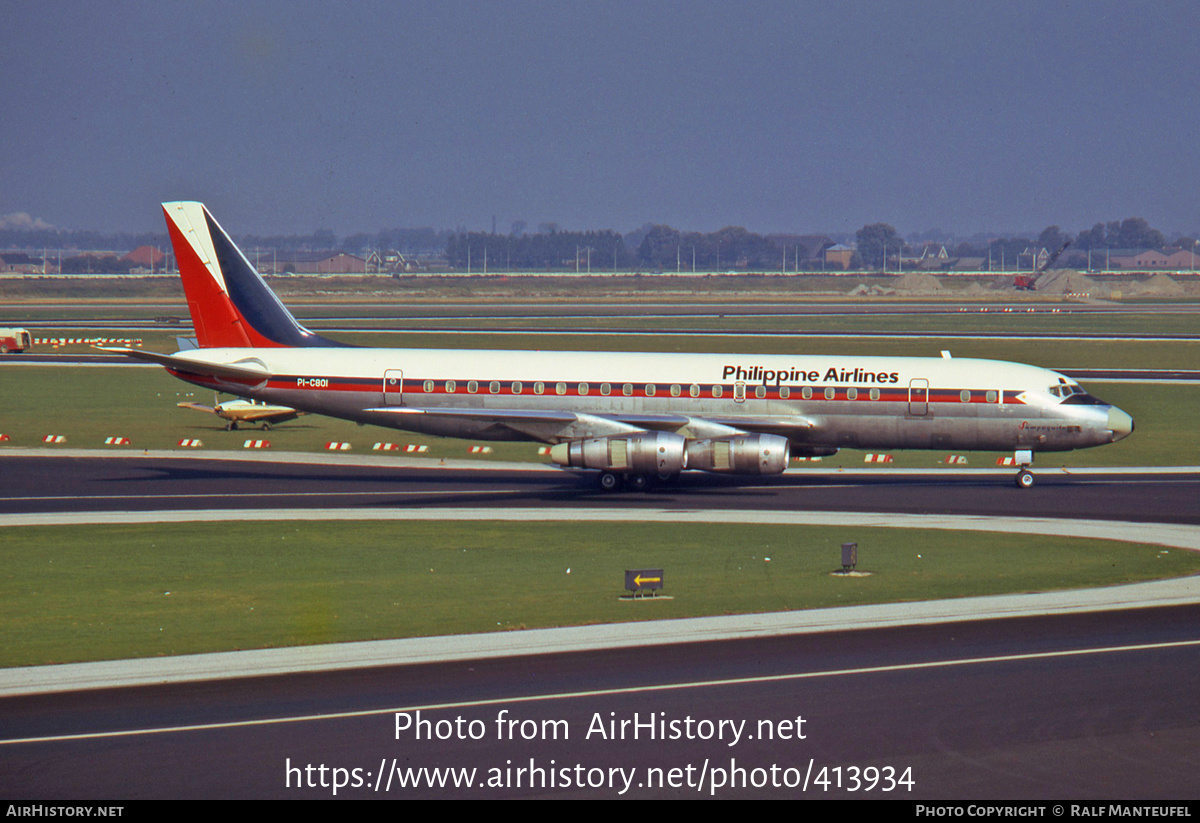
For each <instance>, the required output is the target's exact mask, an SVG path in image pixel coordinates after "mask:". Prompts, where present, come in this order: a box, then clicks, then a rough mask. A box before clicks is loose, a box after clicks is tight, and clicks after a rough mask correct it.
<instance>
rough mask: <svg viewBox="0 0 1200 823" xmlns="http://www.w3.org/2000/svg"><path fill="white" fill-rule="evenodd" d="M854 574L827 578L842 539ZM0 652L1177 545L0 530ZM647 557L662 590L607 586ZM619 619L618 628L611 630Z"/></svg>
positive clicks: (857, 584) (961, 582) (492, 527)
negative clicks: (850, 549) (850, 546)
mask: <svg viewBox="0 0 1200 823" xmlns="http://www.w3.org/2000/svg"><path fill="white" fill-rule="evenodd" d="M847 540H854V541H857V542H858V545H859V549H858V557H859V565H858V568H859V570H861V571H869V572H870V573H871V574H870V576H866V577H856V578H845V577H840V576H838V577H835V576H831V575H830V572H831V571H832V570H834V569H836V568H839V565H840V550H839V547H840V545H841V543H842V542H843V541H847ZM0 560H2V563H3V572H0V666H23V665H37V664H44V663H63V662H70V661H79V660H98V659H114V658H128V657H152V656H159V655H175V654H190V653H196V652H208V651H222V650H232V649H250V648H266V647H275V646H292V645H305V644H313V643H331V642H343V641H354V640H371V639H382V638H397V637H417V636H426V635H441V634H455V633H462V632H488V631H502V630H512V629H522V628H537V627H549V626H562V625H579V624H587V623H610V622H621V621H639V620H650V619H663V618H679V617H695V616H702V615H714V614H741V613H750V612H765V611H779V610H787V609H809V608H820V607H826V606H841V605H854V604H862V603H878V602H895V601H904V600H926V599H937V598H944V597H963V596H971V595H983V594H998V593H1005V592H1027V591H1046V590H1053V589H1060V588H1077V587H1090V586H1100V585H1108V584H1116V583H1125V582H1134V581H1139V580H1149V579H1156V578H1162V577H1170V576H1178V575H1184V574H1192V573H1196V572H1198V571H1200V556H1196V555H1195V554H1194V553H1191V552H1186V551H1182V550H1174V549H1172V550H1166V549H1163V548H1161V547H1156V546H1144V545H1133V544H1124V543H1116V542H1112V541H1103V540H1101V541H1097V540H1083V539H1066V538H1042V537H1029V536H1023V535H1011V536H1010V535H1000V534H984V535H981V534H979V533H970V534H967V533H957V532H945V531H937V530H928V531H927V530H909V529H890V530H889V529H867V528H840V527H838V528H835V527H806V528H804V529H796V528H794V527H783V526H779V527H776V526H749V527H748V526H744V525H738V526H732V525H731V526H722V525H712V524H703V525H700V524H698V525H686V524H685V525H679V524H670V525H654V524H646V523H629V524H620V523H613V524H595V523H590V524H579V525H575V524H563V523H555V524H541V523H528V524H525V523H488V522H482V523H459V522H405V523H404V524H402V525H401V524H396V523H380V522H369V523H334V524H325V523H317V522H295V523H285V524H278V523H276V524H267V523H263V524H259V523H240V524H223V523H215V524H205V523H196V524H170V525H144V526H92V527H81V526H69V527H68V526H23V527H9V528H4V529H0ZM627 568H663V569H664V570H665V574H664V578H665V583H666V587H665V589H664V591H663V594H666V595H670V596H671V597H672V598H673V599H672V600H661V601H659V602H651V603H630V602H625V601H622V600H620V599H619V597H620V595H622V594H623V593H624V591H623V581H624V570H625V569H627ZM631 630H632V629H631Z"/></svg>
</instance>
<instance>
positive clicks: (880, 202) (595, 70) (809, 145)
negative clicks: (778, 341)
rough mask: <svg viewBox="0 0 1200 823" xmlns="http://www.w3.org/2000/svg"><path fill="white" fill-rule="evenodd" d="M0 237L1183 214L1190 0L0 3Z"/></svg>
mask: <svg viewBox="0 0 1200 823" xmlns="http://www.w3.org/2000/svg"><path fill="white" fill-rule="evenodd" d="M0 20H3V21H4V23H3V25H2V26H0V111H3V116H2V117H0V147H3V161H2V162H0V224H2V221H5V220H7V222H8V223H10V224H11V223H12V222H13V221H14V220H18V219H23V218H17V217H14V215H28V219H29V220H33V221H42V222H44V223H47V224H51V225H54V226H58V227H62V228H68V229H93V230H98V231H158V230H161V229H162V217H161V213H160V210H159V209H158V203H160V202H162V201H165V200H176V199H190V200H202V201H204V202H205V203H207V204H208V206H209V208H210V210H211V211H212V212H213V214H214V215H215V216H216V217H217V219H218V220H219V221H220V222H221V223H222V224H223V225H224V226H225V228H226V229H228V230H229V231H231V232H233V233H235V234H291V233H300V234H306V233H309V232H311V231H313V230H316V229H330V230H333V231H334V232H336V233H338V234H339V235H345V234H350V233H354V232H359V231H364V232H374V231H378V230H381V229H385V228H395V227H421V226H432V227H434V228H438V229H455V228H466V229H470V230H475V231H479V230H483V231H487V230H490V229H491V228H492V225H493V220H495V225H496V227H497V229H498V230H500V231H501V232H507V231H508V230H509V228H510V227H511V225H512V223H513V222H514V221H517V220H523V221H525V222H526V223H527V224H528V225H529V227H530V229H533V228H536V226H537V225H538V224H539V223H543V222H551V221H553V222H556V223H558V224H559V225H561V226H562V227H563V228H566V229H615V230H617V231H621V232H628V231H631V230H633V229H635V228H637V227H639V226H641V225H643V224H645V223H666V224H669V225H672V226H675V227H676V228H680V229H685V230H696V231H713V230H716V229H718V228H721V227H723V226H728V225H740V226H744V227H746V228H748V229H750V230H751V231H756V232H761V233H768V232H797V233H813V232H830V233H839V232H851V233H852V232H854V231H855V230H857V229H859V228H861V227H862V226H863V225H864V224H866V223H873V222H886V223H890V224H891V225H893V226H895V227H896V228H897V229H898V230H899V231H900V232H901V233H902V234H909V233H914V232H923V231H928V230H931V229H940V230H942V231H943V232H945V233H947V234H948V235H954V236H960V237H962V236H969V235H972V234H975V233H980V232H987V233H992V234H1003V233H1017V232H1025V233H1028V232H1037V231H1040V230H1041V229H1042V228H1045V227H1046V226H1049V225H1059V226H1061V227H1062V228H1063V229H1065V230H1067V231H1071V232H1076V231H1079V230H1081V229H1084V228H1089V227H1091V226H1092V225H1093V224H1094V223H1096V222H1107V221H1111V220H1120V219H1122V218H1125V217H1130V216H1138V217H1144V218H1146V219H1147V220H1149V221H1150V223H1151V224H1152V225H1154V226H1155V227H1156V228H1159V229H1161V230H1163V231H1164V232H1166V233H1167V234H1168V236H1173V234H1174V233H1193V232H1196V231H1198V230H1200V197H1198V196H1197V192H1198V191H1200V187H1198V186H1197V185H1196V183H1197V170H1198V169H1200V99H1198V98H1200V36H1198V35H1200V4H1197V3H1194V2H1177V1H1176V0H1156V1H1155V2H1136V0H1126V2H1110V0H1087V1H1086V2H1050V1H1047V0H1040V1H1038V2H1022V1H1021V0H1017V2H1011V1H1010V2H1004V3H995V2H973V1H972V0H955V1H954V2H948V1H947V2H935V1H934V0H930V2H895V1H892V2H865V1H864V2H827V1H826V2H805V0H790V1H788V2H762V1H761V0H745V1H744V2H711V0H689V1H688V2H653V1H652V0H638V1H637V2H624V0H609V2H599V0H597V1H596V2H570V1H569V0H567V1H566V2H564V0H550V1H547V2H541V1H540V0H537V1H535V0H504V1H503V2H502V1H501V0H470V1H469V2H452V0H444V1H443V2H406V1H405V0H382V1H379V0H356V1H355V2H348V3H299V2H295V1H294V0H292V1H291V2H280V1H277V0H257V1H255V0H249V2H236V3H232V2H222V1H221V0H206V2H203V3H196V2H176V1H175V0H157V2H144V3H143V2H127V1H126V0H109V1H108V2H103V3H95V2H86V3H84V2H68V1H66V0H63V1H62V2H26V1H25V0H0Z"/></svg>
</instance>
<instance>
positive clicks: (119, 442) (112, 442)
mask: <svg viewBox="0 0 1200 823" xmlns="http://www.w3.org/2000/svg"><path fill="white" fill-rule="evenodd" d="M104 445H106V446H128V445H130V442H129V438H128V437H106V438H104Z"/></svg>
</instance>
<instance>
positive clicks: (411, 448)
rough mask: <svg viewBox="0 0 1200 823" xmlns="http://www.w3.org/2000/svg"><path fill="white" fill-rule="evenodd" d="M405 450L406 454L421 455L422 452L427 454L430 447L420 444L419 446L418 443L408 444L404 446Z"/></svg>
mask: <svg viewBox="0 0 1200 823" xmlns="http://www.w3.org/2000/svg"><path fill="white" fill-rule="evenodd" d="M404 450H405V451H406V452H417V453H421V452H427V451H429V447H428V446H423V445H420V444H418V443H408V444H406V445H405V446H404Z"/></svg>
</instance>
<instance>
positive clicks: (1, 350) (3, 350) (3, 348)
mask: <svg viewBox="0 0 1200 823" xmlns="http://www.w3.org/2000/svg"><path fill="white" fill-rule="evenodd" d="M0 354H8V344H7V343H0Z"/></svg>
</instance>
